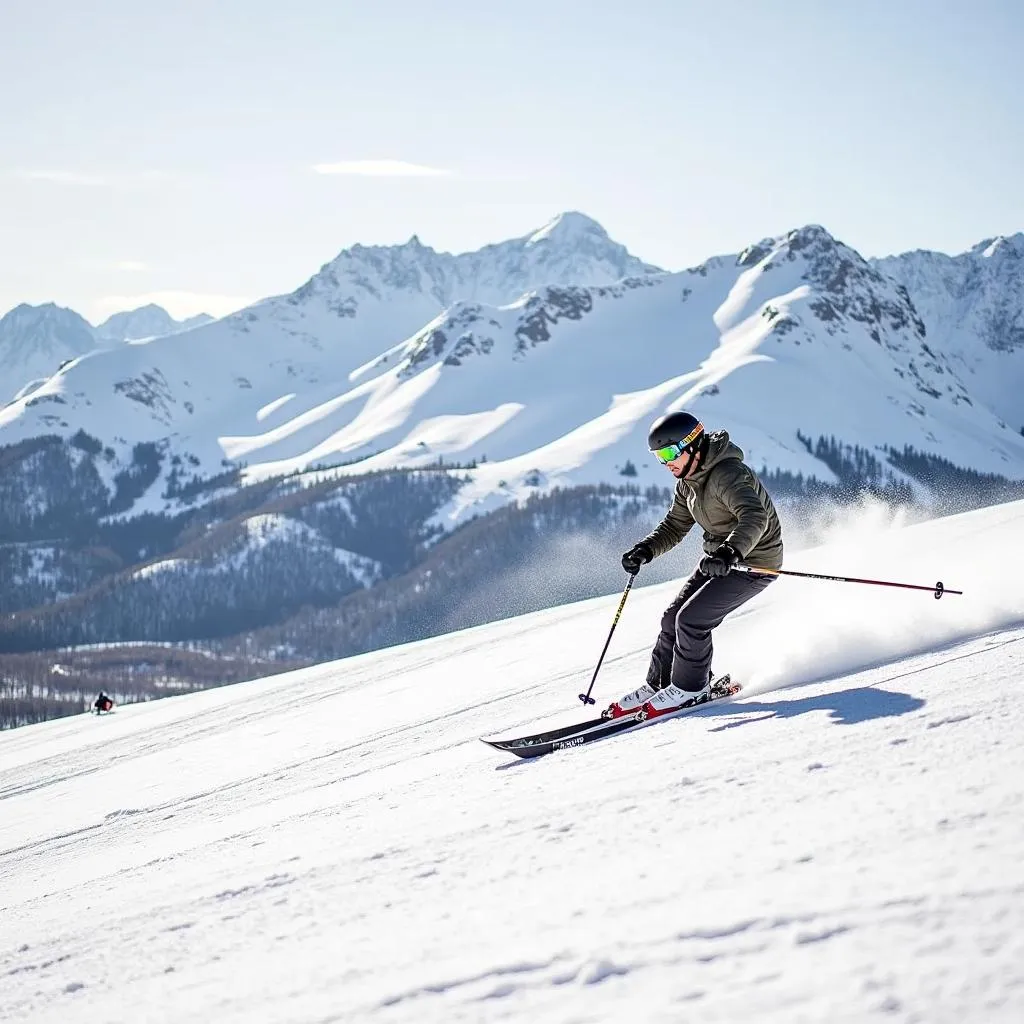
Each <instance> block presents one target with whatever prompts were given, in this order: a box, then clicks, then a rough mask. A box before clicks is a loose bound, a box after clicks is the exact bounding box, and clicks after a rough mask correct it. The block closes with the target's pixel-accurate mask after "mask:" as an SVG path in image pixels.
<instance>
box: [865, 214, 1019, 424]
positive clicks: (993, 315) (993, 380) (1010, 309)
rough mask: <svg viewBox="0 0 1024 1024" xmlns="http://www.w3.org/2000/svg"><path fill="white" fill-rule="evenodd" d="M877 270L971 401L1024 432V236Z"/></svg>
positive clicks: (921, 255)
mask: <svg viewBox="0 0 1024 1024" xmlns="http://www.w3.org/2000/svg"><path fill="white" fill-rule="evenodd" d="M872 262H873V264H874V266H876V267H877V268H878V269H880V270H881V271H883V272H884V273H886V274H888V275H889V276H890V277H893V278H895V279H896V280H897V281H899V282H900V283H901V284H902V285H903V286H904V287H905V288H906V289H907V292H908V294H909V295H910V297H911V299H912V300H913V303H914V307H915V308H916V309H917V311H918V313H919V314H920V316H921V319H922V320H923V321H924V323H925V325H926V327H927V330H928V337H929V341H930V343H932V345H933V347H935V348H937V349H940V350H942V351H944V352H946V353H947V355H949V357H950V358H951V359H952V360H953V364H954V366H955V367H956V369H957V371H958V372H959V374H960V376H961V377H962V378H963V379H964V381H965V382H966V384H967V385H968V387H969V388H970V390H971V394H972V395H973V396H974V397H975V398H976V399H978V400H980V401H982V402H984V403H985V404H987V405H988V406H989V408H991V409H993V410H994V411H995V412H996V413H997V414H998V415H999V416H1001V417H1002V418H1003V419H1004V420H1006V421H1007V422H1008V423H1009V424H1010V425H1011V426H1013V427H1014V428H1015V429H1021V428H1022V427H1024V401H1022V399H1021V384H1022V382H1024V233H1017V234H1015V235H1010V236H1000V237H998V238H990V239H986V240H985V241H983V242H979V243H978V244H977V245H976V246H974V247H973V248H972V249H971V250H969V251H968V252H965V253H961V254H960V255H958V256H947V255H945V254H944V253H938V252H924V251H917V252H909V253H904V254H903V255H901V256H890V257H887V258H886V259H880V260H873V261H872Z"/></svg>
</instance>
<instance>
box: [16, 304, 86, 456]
mask: <svg viewBox="0 0 1024 1024" xmlns="http://www.w3.org/2000/svg"><path fill="white" fill-rule="evenodd" d="M95 347H96V339H95V337H94V335H93V329H92V326H91V325H90V324H89V322H88V321H86V320H85V319H83V318H82V317H80V316H79V315H78V314H77V313H76V312H74V310H71V309H64V308H63V307H61V306H57V305H54V304H53V303H52V302H49V303H46V304H45V305H42V306H29V305H27V304H25V303H22V304H21V305H20V306H15V307H14V309H12V310H10V311H9V312H8V313H7V314H6V315H4V316H3V317H0V406H2V405H3V404H4V403H6V402H9V401H11V399H13V398H15V397H16V396H18V395H20V394H23V393H27V392H29V391H31V390H33V389H34V388H35V387H36V386H37V385H38V384H39V383H41V382H42V381H43V380H44V379H45V378H47V377H49V376H51V375H52V374H54V373H56V372H57V369H58V367H59V366H60V365H61V363H63V362H65V361H66V360H68V359H74V358H76V357H77V356H80V355H83V354H84V353H86V352H89V351H91V350H92V349H94V348H95ZM0 436H2V435H0Z"/></svg>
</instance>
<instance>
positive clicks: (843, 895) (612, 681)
mask: <svg viewBox="0 0 1024 1024" xmlns="http://www.w3.org/2000/svg"><path fill="white" fill-rule="evenodd" d="M1022 526H1024V504H1022V503H1017V504H1014V505H1006V506H997V507H993V508H989V509H984V510H980V511H976V512H973V513H970V514H967V515H963V516H958V517H954V518H950V519H945V520H936V521H933V522H930V523H925V524H923V525H919V526H915V527H911V528H909V529H898V528H893V529H891V530H889V531H887V532H881V533H880V532H879V530H878V524H877V523H875V522H871V523H853V524H850V527H849V528H848V529H846V530H844V531H842V532H841V534H839V535H837V537H836V538H835V540H834V543H833V544H832V545H830V546H829V547H827V548H823V549H819V550H816V551H814V552H805V553H802V555H801V558H802V559H803V561H802V562H801V566H802V567H805V568H811V569H814V568H821V569H824V568H828V569H832V570H834V571H847V572H853V571H858V572H861V573H868V572H872V573H878V574H881V573H885V574H888V575H889V576H895V577H897V578H910V579H917V580H920V581H921V582H926V583H927V582H932V581H933V580H934V578H935V576H937V575H940V574H941V575H942V576H943V577H944V579H945V581H946V583H947V584H949V585H954V584H957V585H960V586H961V587H962V588H963V589H964V590H965V591H966V594H965V596H964V597H963V598H959V599H956V598H952V597H947V598H944V599H943V600H942V601H941V602H936V601H934V600H933V599H932V598H930V597H929V596H928V595H926V594H925V595H920V594H910V593H906V592H895V591H885V590H880V589H878V588H867V587H864V588H860V587H855V586H843V585H838V584H832V583H812V582H807V581H789V580H786V581H780V582H778V583H776V584H773V586H772V587H771V588H769V590H768V591H767V592H766V593H765V594H764V595H762V596H761V597H759V598H758V599H757V601H756V602H755V603H752V604H751V605H749V606H748V607H747V608H746V609H745V610H744V611H742V612H741V613H738V614H737V615H735V616H734V617H733V618H732V619H731V620H729V621H728V622H727V623H726V624H725V626H723V627H722V629H721V630H720V632H719V633H718V634H716V635H717V637H718V640H717V651H718V668H719V669H722V668H726V667H728V668H731V669H732V670H733V671H734V673H737V674H739V675H742V676H743V677H744V678H746V679H747V681H748V683H749V689H748V691H747V694H746V695H745V697H744V698H743V699H741V700H739V701H738V702H736V703H733V704H730V705H718V706H715V707H712V708H708V709H705V710H704V711H702V712H698V713H696V714H695V715H693V716H691V717H689V718H684V719H679V720H674V721H669V722H665V723H661V724H657V725H654V726H653V727H651V728H649V729H646V730H643V731H641V732H638V733H635V734H633V735H629V736H625V737H621V738H619V739H613V740H609V741H606V742H603V743H598V744H595V745H593V746H591V747H587V748H583V749H579V750H576V751H571V752H566V753H562V754H555V755H552V756H551V757H549V758H546V759H544V760H542V761H539V762H521V761H516V760H514V759H512V758H506V757H503V756H502V755H500V754H497V753H496V752H494V751H492V750H490V749H488V748H486V747H484V746H483V745H482V744H480V743H478V742H477V737H478V736H480V735H482V734H494V733H508V732H514V731H516V730H518V729H521V728H522V727H524V726H526V725H527V724H532V723H534V722H536V721H538V720H541V719H547V720H556V719H559V718H561V719H565V718H566V717H569V716H574V715H578V714H579V707H578V702H577V701H576V698H575V694H576V693H577V692H578V691H579V690H580V689H581V688H582V687H583V686H584V685H585V684H586V681H587V680H588V678H589V676H590V672H591V670H592V667H593V664H594V661H595V660H596V656H597V653H598V650H599V648H600V645H601V643H602V640H603V637H604V635H605V631H606V630H607V627H608V624H609V620H610V617H611V614H612V611H613V609H614V606H615V603H616V601H617V595H611V596H609V597H607V598H602V599H598V600H595V601H590V602H586V603H584V604H580V605H571V606H566V607H563V608H555V609H551V610H549V611H546V612H542V613H537V614H534V615H530V616H527V617H524V618H521V619H510V620H506V621H504V622H500V623H494V624H491V625H488V626H484V627H480V628H477V629H474V630H470V631H466V632H463V633H456V634H452V635H450V636H445V637H439V638H436V639H434V640H430V641H425V642H421V643H417V644H413V645H409V646H406V647H397V648H392V649H390V650H386V651H381V652H375V653H373V654H370V655H365V656H362V657H359V658H353V659H350V660H348V661H342V662H337V663H334V664H329V665H323V666H319V667H317V668H315V669H310V670H305V671H302V672H299V673H293V674H291V675H289V676H279V677H276V678H274V679H268V680H262V681H255V682H251V683H245V684H239V685H236V686H232V687H227V688H224V689H220V690H213V691H207V692H205V693H199V694H194V695H190V696H185V697H177V698H170V699H166V700H162V701H159V702H157V703H154V704H148V705H138V706H134V707H122V708H120V709H118V711H117V713H116V714H114V715H111V716H108V717H106V718H102V719H95V718H92V717H90V716H85V715H83V716H81V717H78V718H75V719H65V720H61V721H57V722H51V723H47V724H44V725H41V726H31V727H26V728H22V729H19V730H16V731H15V732H12V733H6V734H2V735H0V801H2V806H3V814H2V816H0V908H2V910H3V915H2V920H3V925H4V927H3V929H2V930H0V977H2V978H3V980H4V983H3V985H0V1017H2V1019H3V1020H4V1021H9V1022H11V1024H14V1022H28V1021H31V1022H33V1024H45V1022H61V1024H63V1022H65V1021H68V1020H74V1021H76V1022H78V1024H94V1022H101V1021H102V1022H104V1024H115V1022H126V1024H127V1022H136V1021H140V1020H145V1021H148V1022H154V1024H155V1022H162V1021H167V1022H171V1021H173V1022H175V1024H187V1022H197V1024H198V1022H204V1024H205V1022H206V1021H209V1020H217V1021H219V1022H221V1024H229V1022H243V1021H244V1022H245V1024H264V1022H266V1024H270V1022H282V1024H283V1022H293V1021H299V1020H301V1021H313V1020H316V1021H327V1020H332V1021H349V1020H359V1021H371V1022H372V1021H379V1022H382V1024H383V1022H391V1024H394V1022H405V1021H408V1022H416V1024H423V1022H432V1021H438V1022H440V1021H443V1022H445V1024H452V1022H457V1021H467V1022H469V1021H472V1022H484V1021H498V1020H531V1021H542V1022H548V1021H550V1022H562V1021H566V1020H587V1021H624V1020H643V1021H676V1020H685V1019H691V1018H693V1019H700V1020H704V1021H729V1022H742V1021H752V1022H753V1021H756V1022H757V1024H775V1022H777V1024H791V1022H793V1021H795V1020H808V1021H825V1020H829V1021H832V1020H836V1021H846V1020H849V1021H854V1020H856V1021H860V1020H868V1019H874V1018H875V1017H876V1016H878V1017H885V1018H886V1019H895V1020H908V1021H909V1020H926V1021H929V1022H951V1024H952V1022H962V1021H985V1022H986V1024H1001V1022H1007V1024H1009V1022H1016V1021H1018V1020H1020V1019H1021V1018H1022V1017H1024V966H1022V965H1024V869H1022V867H1021V865H1022V864H1024V807H1022V799H1021V791H1020V785H1019V781H1020V778H1021V776H1022V772H1024V751H1022V748H1021V745H1020V742H1019V736H1020V732H1021V729H1022V727H1024V710H1022V708H1024V705H1022V704H1021V701H1020V700H1019V694H1018V693H1017V685H1016V684H1018V683H1019V682H1020V679H1021V675H1022V673H1024V619H1022V616H1024V612H1022V609H1021V605H1020V600H1019V596H1020V591H1019V582H1018V581H1019V579H1020V577H1021V573H1022V572H1024V554H1022V550H1021V547H1020V545H1019V543H1018V542H1017V541H1018V539H1019V537H1020V534H1021V529H1022ZM868 528H869V529H870V533H871V537H872V541H873V542H872V543H871V544H870V545H866V544H865V543H864V537H863V535H862V533H861V531H862V530H863V529H868ZM979 536H984V537H985V541H986V546H987V547H988V548H989V549H990V550H1000V551H1001V552H1003V553H1004V555H1005V558H1006V559H1007V560H1006V561H1002V562H1000V564H998V565H996V564H993V563H991V561H989V560H985V559H979V558H978V557H976V553H975V547H974V542H975V540H976V538H977V537H979ZM794 567H797V566H796V563H794ZM683 568H684V567H683V566H682V565H681V566H680V569H681V570H682V569H683ZM670 593H672V587H671V586H658V587H652V588H645V589H639V590H637V591H634V593H633V595H632V596H631V598H630V602H629V604H628V605H627V608H626V611H625V614H624V616H623V619H622V621H621V623H620V626H619V631H618V632H617V633H616V635H615V638H614V641H613V645H612V648H611V650H610V652H609V658H608V660H607V662H606V667H605V668H604V669H603V670H602V675H601V676H600V677H599V680H598V685H597V689H596V695H597V696H598V698H599V699H601V700H607V699H610V698H612V697H614V696H617V695H618V694H619V693H621V692H622V691H624V690H625V689H627V688H630V687H632V686H633V685H634V684H635V683H636V682H637V680H638V679H639V678H640V677H641V676H642V674H643V671H644V667H645V662H646V654H647V649H648V646H649V643H650V641H651V640H652V638H653V632H654V630H655V629H656V623H657V619H658V617H659V614H660V610H661V608H662V607H663V606H664V604H665V602H666V601H667V599H668V597H669V595H670ZM999 681H1005V682H1006V683H1008V684H1009V685H1006V686H1000V685H998V684H999ZM574 707H576V710H575V711H574V710H573V708H574Z"/></svg>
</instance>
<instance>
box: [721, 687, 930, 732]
mask: <svg viewBox="0 0 1024 1024" xmlns="http://www.w3.org/2000/svg"><path fill="white" fill-rule="evenodd" d="M924 705H925V702H924V701H923V700H922V699H921V698H920V697H912V696H911V695H910V694H909V693H899V692H897V691H893V690H880V689H878V687H875V686H856V687H853V688H851V689H849V690H836V691H833V692H832V693H821V694H818V695H817V696H815V697H794V698H792V699H787V700H772V701H763V700H741V701H739V702H737V703H735V704H724V705H721V706H719V707H715V706H714V705H712V706H711V707H709V708H707V709H705V710H704V711H703V712H702V715H701V717H702V718H717V717H722V718H730V717H733V716H735V715H750V713H751V712H758V711H762V712H765V713H764V714H762V715H758V716H757V717H756V718H753V717H745V718H743V719H740V720H737V721H731V722H726V723H724V724H723V725H718V726H714V727H713V728H712V729H711V730H710V731H711V732H720V731H721V730H723V729H733V728H735V727H736V726H738V725H746V724H748V723H749V722H763V721H764V720H765V719H767V718H792V717H793V716H794V715H803V714H806V713H807V712H808V711H828V712H829V719H830V721H833V722H835V723H836V724H837V725H856V724H857V723H858V722H867V721H870V720H871V719H873V718H895V717H896V716H897V715H906V714H908V713H909V712H911V711H920V710H921V708H923V707H924Z"/></svg>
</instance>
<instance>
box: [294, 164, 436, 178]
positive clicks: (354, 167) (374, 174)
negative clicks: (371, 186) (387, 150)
mask: <svg viewBox="0 0 1024 1024" xmlns="http://www.w3.org/2000/svg"><path fill="white" fill-rule="evenodd" d="M313 170H314V171H316V173H317V174H356V175H360V176H362V177H364V178H446V177H449V176H450V175H451V173H452V172H451V171H448V170H445V169H443V168H440V167H427V166H426V165H425V164H410V163H407V162H406V161H405V160H342V161H340V162H339V163H333V164H314V166H313Z"/></svg>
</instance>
